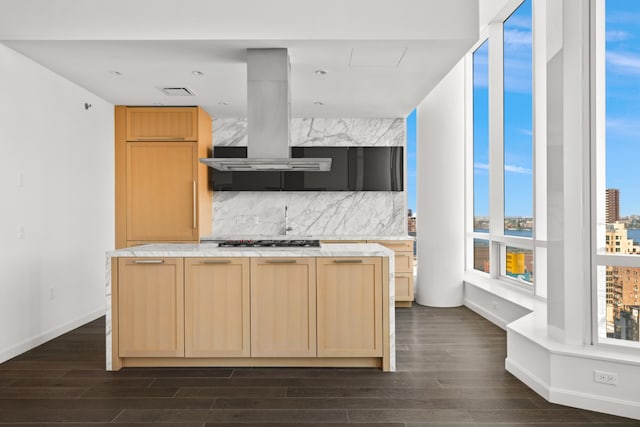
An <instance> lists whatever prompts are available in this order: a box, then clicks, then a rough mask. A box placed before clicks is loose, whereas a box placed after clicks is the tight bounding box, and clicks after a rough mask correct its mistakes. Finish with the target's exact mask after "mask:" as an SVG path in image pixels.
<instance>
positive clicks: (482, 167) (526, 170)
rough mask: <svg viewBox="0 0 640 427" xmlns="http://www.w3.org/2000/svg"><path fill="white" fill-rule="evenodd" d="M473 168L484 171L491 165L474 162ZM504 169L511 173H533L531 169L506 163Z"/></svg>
mask: <svg viewBox="0 0 640 427" xmlns="http://www.w3.org/2000/svg"><path fill="white" fill-rule="evenodd" d="M473 168H474V169H475V170H479V171H484V170H489V165H488V164H487V163H474V164H473ZM504 171H505V172H511V173H521V174H525V175H531V173H532V171H531V169H529V168H524V167H522V166H516V165H504Z"/></svg>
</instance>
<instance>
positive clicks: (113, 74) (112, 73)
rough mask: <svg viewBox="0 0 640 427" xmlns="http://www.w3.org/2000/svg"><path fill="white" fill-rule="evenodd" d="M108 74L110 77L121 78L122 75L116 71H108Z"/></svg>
mask: <svg viewBox="0 0 640 427" xmlns="http://www.w3.org/2000/svg"><path fill="white" fill-rule="evenodd" d="M109 74H111V75H112V76H121V75H122V73H121V72H120V71H116V70H111V71H109Z"/></svg>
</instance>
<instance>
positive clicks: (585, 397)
mask: <svg viewBox="0 0 640 427" xmlns="http://www.w3.org/2000/svg"><path fill="white" fill-rule="evenodd" d="M505 368H506V369H507V371H509V372H510V373H512V374H513V375H514V376H515V377H516V378H518V379H519V380H520V381H522V382H523V383H525V384H526V385H527V386H528V387H529V388H531V389H532V390H533V391H535V392H536V393H538V394H539V395H540V396H542V397H543V398H545V399H547V400H548V401H549V402H551V403H557V404H559V405H565V406H570V407H573V408H580V409H585V410H587V411H597V412H603V413H606V414H611V415H617V416H620V417H627V418H634V419H640V404H638V403H637V402H633V401H628V400H621V399H615V398H611V397H606V396H600V395H597V394H593V393H583V392H579V391H574V390H567V389H561V388H557V387H552V386H550V385H549V384H546V383H545V382H544V381H542V380H541V379H540V378H537V377H536V376H535V375H533V374H532V373H531V372H529V371H528V370H527V369H524V368H523V367H522V366H520V365H519V364H518V363H516V362H514V361H513V360H510V359H508V358H507V359H506V361H505Z"/></svg>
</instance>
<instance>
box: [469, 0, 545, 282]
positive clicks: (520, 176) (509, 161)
mask: <svg viewBox="0 0 640 427" xmlns="http://www.w3.org/2000/svg"><path fill="white" fill-rule="evenodd" d="M531 1H532V0H525V1H523V2H522V3H521V4H520V5H519V6H518V8H517V9H515V10H514V11H513V13H512V14H511V15H510V16H509V17H508V18H507V19H505V20H504V22H501V23H492V24H490V28H489V31H488V39H487V40H484V41H483V42H482V43H480V44H479V45H478V46H477V48H476V49H475V50H474V51H473V52H472V54H471V60H472V62H473V65H472V67H471V72H472V78H471V79H472V80H471V81H472V91H471V92H472V100H471V102H472V105H473V108H472V116H473V119H472V120H473V123H472V134H473V135H472V137H471V138H470V140H471V144H472V149H471V150H470V152H471V155H472V156H473V179H472V185H471V186H470V187H471V189H472V190H471V191H473V195H472V197H469V198H468V200H472V204H473V206H472V207H470V211H471V212H472V215H473V230H472V231H470V230H468V231H469V233H468V237H469V240H468V241H469V243H470V244H472V245H473V250H472V251H468V252H467V253H468V256H469V257H473V260H472V261H471V260H469V261H468V262H467V265H469V266H472V268H473V269H474V270H477V271H481V272H484V273H488V274H489V275H490V277H492V278H500V279H504V280H506V281H510V282H511V283H514V284H517V285H521V286H523V287H525V288H531V285H532V283H533V281H534V257H533V254H534V240H533V229H534V227H533V226H534V218H533V206H534V197H533V194H534V185H533V183H534V179H533V172H534V167H533V109H532V105H533V78H532V69H533V62H532V11H531ZM492 85H494V86H492Z"/></svg>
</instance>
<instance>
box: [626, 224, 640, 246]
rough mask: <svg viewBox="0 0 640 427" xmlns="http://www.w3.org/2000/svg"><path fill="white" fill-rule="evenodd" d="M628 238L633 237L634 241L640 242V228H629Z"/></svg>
mask: <svg viewBox="0 0 640 427" xmlns="http://www.w3.org/2000/svg"><path fill="white" fill-rule="evenodd" d="M627 238H629V239H632V240H633V242H634V243H640V228H628V229H627Z"/></svg>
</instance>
